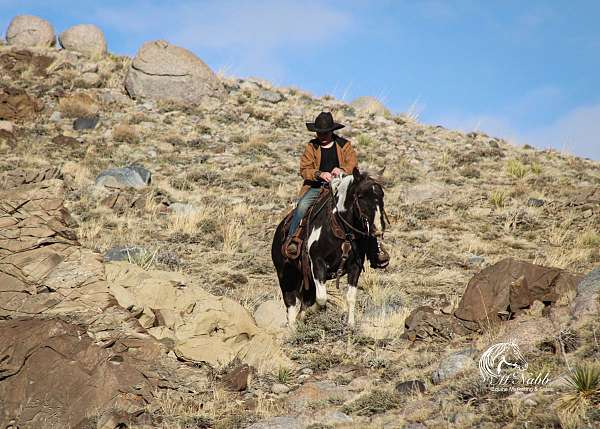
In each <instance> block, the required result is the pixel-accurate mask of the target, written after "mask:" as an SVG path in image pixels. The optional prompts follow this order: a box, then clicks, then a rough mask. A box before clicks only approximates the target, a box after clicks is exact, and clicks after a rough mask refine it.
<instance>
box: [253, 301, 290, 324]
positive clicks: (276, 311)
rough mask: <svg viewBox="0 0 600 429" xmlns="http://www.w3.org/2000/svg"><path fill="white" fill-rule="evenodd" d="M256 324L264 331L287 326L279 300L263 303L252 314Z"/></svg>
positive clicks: (283, 307)
mask: <svg viewBox="0 0 600 429" xmlns="http://www.w3.org/2000/svg"><path fill="white" fill-rule="evenodd" d="M254 320H256V324H257V325H258V326H259V327H260V328H263V329H266V330H277V329H280V328H284V327H285V326H286V324H287V315H286V311H285V305H284V304H283V302H281V301H279V300H274V299H272V300H269V301H265V302H263V303H262V304H260V305H259V306H258V308H257V309H256V311H255V312H254Z"/></svg>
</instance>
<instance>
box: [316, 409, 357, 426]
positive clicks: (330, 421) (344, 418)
mask: <svg viewBox="0 0 600 429" xmlns="http://www.w3.org/2000/svg"><path fill="white" fill-rule="evenodd" d="M319 420H320V423H323V424H326V425H331V426H336V425H342V424H346V423H352V417H350V416H349V415H348V414H346V413H342V412H341V411H332V412H330V413H327V414H326V415H325V416H324V417H323V418H322V419H319Z"/></svg>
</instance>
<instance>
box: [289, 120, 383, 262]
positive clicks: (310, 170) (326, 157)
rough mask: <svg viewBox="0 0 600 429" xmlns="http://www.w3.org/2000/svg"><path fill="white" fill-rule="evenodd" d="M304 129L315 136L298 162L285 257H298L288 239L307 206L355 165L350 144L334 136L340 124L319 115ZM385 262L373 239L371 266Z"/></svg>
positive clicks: (294, 243)
mask: <svg viewBox="0 0 600 429" xmlns="http://www.w3.org/2000/svg"><path fill="white" fill-rule="evenodd" d="M306 128H308V130H309V131H312V132H316V133H317V135H316V138H314V139H312V140H311V141H310V142H309V143H308V144H307V145H306V148H305V150H304V154H303V155H302V158H301V159H300V175H301V176H302V177H303V178H304V182H303V184H302V189H301V190H300V198H299V199H298V204H297V206H296V210H295V211H294V215H293V217H292V221H291V223H290V228H289V231H288V236H287V253H288V255H297V254H298V251H299V249H298V243H297V242H296V241H295V240H291V238H292V237H293V236H294V233H295V232H296V230H297V229H298V226H299V225H300V221H301V220H302V218H303V217H304V215H305V214H306V212H307V211H308V209H309V208H310V206H311V204H312V203H313V202H315V200H316V199H317V198H318V197H319V193H320V190H321V187H323V186H324V185H325V184H326V183H330V182H331V180H332V179H333V178H334V177H337V176H339V175H340V174H342V173H344V174H352V170H354V168H355V167H356V166H357V165H358V163H357V160H356V152H355V151H354V148H353V147H352V144H351V143H350V141H349V140H347V139H345V138H343V137H341V136H338V135H337V134H335V133H334V131H336V130H339V129H341V128H344V125H342V124H339V123H337V122H335V121H334V120H333V116H332V114H331V113H330V112H321V113H319V115H318V116H317V118H316V119H315V121H314V122H307V123H306ZM376 240H377V239H376ZM389 260H390V257H389V254H388V253H387V252H386V251H385V249H384V248H383V245H382V244H381V243H380V241H379V240H377V263H376V264H375V265H373V264H372V265H371V266H372V267H373V268H383V267H385V266H387V264H388V263H389Z"/></svg>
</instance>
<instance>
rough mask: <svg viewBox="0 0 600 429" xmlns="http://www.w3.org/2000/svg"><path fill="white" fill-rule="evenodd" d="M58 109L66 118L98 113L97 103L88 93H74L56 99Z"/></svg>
mask: <svg viewBox="0 0 600 429" xmlns="http://www.w3.org/2000/svg"><path fill="white" fill-rule="evenodd" d="M58 110H60V112H61V113H62V114H63V116H65V117H67V118H81V117H89V116H95V115H97V114H98V110H99V107H98V104H97V103H96V101H95V100H94V99H93V98H92V97H91V96H90V95H88V94H84V93H75V94H72V95H69V96H67V97H62V98H61V99H60V100H59V101H58Z"/></svg>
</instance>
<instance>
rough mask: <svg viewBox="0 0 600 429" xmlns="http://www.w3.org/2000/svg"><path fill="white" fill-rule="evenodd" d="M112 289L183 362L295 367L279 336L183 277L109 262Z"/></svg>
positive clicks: (226, 300)
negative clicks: (276, 336)
mask: <svg viewBox="0 0 600 429" xmlns="http://www.w3.org/2000/svg"><path fill="white" fill-rule="evenodd" d="M107 278H108V280H109V281H110V284H111V285H110V291H111V293H112V294H113V295H114V296H115V297H116V298H117V300H118V302H119V304H120V305H121V306H122V307H125V308H136V309H137V311H138V312H139V313H140V317H139V320H140V322H141V323H142V325H143V326H146V327H148V328H149V329H148V331H149V332H150V333H151V334H152V335H154V336H156V337H157V338H160V339H165V338H167V339H170V340H171V341H172V342H173V345H174V351H175V354H176V355H177V356H178V357H179V358H180V359H183V360H187V361H193V362H206V363H209V364H210V365H212V366H215V367H223V366H225V365H228V364H229V363H231V362H232V361H233V360H234V359H235V358H239V359H240V360H241V361H242V362H244V363H246V364H248V365H250V366H253V367H254V368H256V369H257V370H258V371H267V370H276V369H277V368H279V367H283V366H287V367H290V366H292V364H291V362H290V361H289V360H288V359H287V358H286V357H285V356H284V355H283V353H282V352H281V350H280V348H279V346H277V345H276V344H275V342H274V340H273V338H272V337H271V336H270V335H268V334H266V333H265V332H264V331H262V330H261V329H260V328H259V327H258V326H257V325H256V323H255V322H254V319H253V318H252V316H251V315H250V314H249V313H248V311H247V310H246V309H244V308H243V307H242V306H241V305H240V304H238V303H237V302H235V301H233V300H231V299H229V298H226V297H218V296H214V295H211V294H210V293H208V292H206V291H205V290H204V289H202V288H201V287H200V286H199V285H197V284H194V283H193V282H192V281H191V280H190V279H188V278H187V277H186V276H184V275H183V274H181V273H176V272H166V271H159V270H152V271H144V270H142V269H141V268H139V267H138V266H136V265H132V264H128V263H126V262H112V263H110V264H107Z"/></svg>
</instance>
